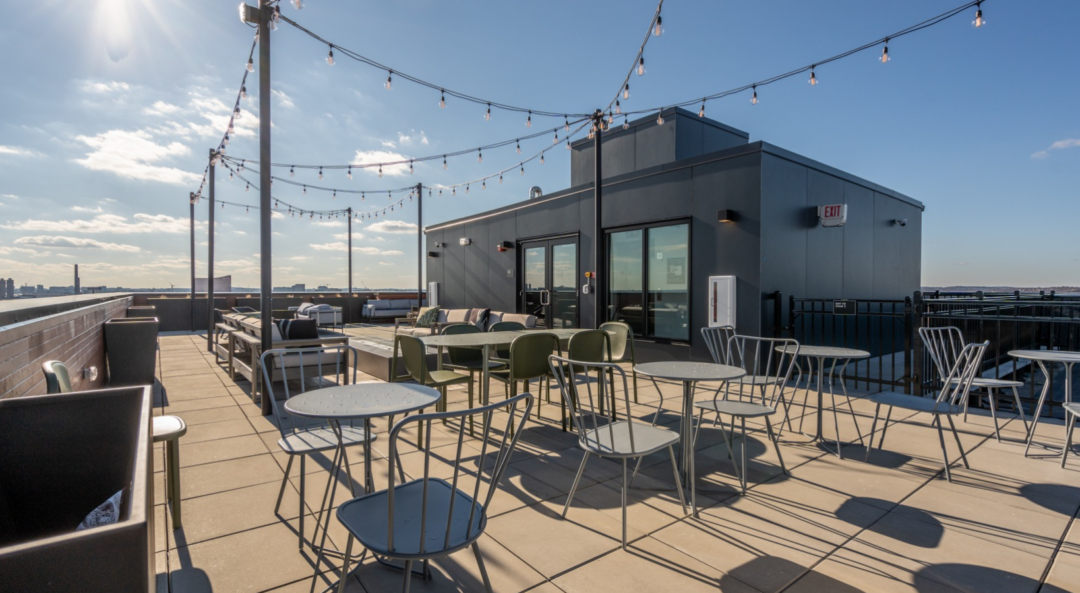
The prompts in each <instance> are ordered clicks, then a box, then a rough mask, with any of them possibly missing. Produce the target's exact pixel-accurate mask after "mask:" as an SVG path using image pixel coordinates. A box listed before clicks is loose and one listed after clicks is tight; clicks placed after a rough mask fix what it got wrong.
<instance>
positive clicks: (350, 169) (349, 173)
mask: <svg viewBox="0 0 1080 593" xmlns="http://www.w3.org/2000/svg"><path fill="white" fill-rule="evenodd" d="M346 175H347V176H348V177H349V179H352V165H349V172H348V173H346Z"/></svg>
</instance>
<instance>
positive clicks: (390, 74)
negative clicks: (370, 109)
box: [386, 70, 394, 90]
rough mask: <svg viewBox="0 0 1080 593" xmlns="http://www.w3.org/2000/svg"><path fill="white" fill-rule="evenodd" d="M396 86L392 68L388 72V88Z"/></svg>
mask: <svg viewBox="0 0 1080 593" xmlns="http://www.w3.org/2000/svg"><path fill="white" fill-rule="evenodd" d="M392 88H394V71H393V70H390V71H388V72H387V74H386V90H390V89H392Z"/></svg>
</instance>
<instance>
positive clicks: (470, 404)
mask: <svg viewBox="0 0 1080 593" xmlns="http://www.w3.org/2000/svg"><path fill="white" fill-rule="evenodd" d="M472 408H473V374H472V371H469V409H470V410H471V409H472ZM473 416H474V415H473V414H469V436H475V435H474V432H473V430H474V428H475V427H474V426H473Z"/></svg>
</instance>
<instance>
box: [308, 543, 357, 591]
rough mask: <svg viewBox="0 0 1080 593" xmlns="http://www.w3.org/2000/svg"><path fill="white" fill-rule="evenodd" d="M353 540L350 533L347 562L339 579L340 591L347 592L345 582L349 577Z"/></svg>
mask: <svg viewBox="0 0 1080 593" xmlns="http://www.w3.org/2000/svg"><path fill="white" fill-rule="evenodd" d="M352 542H353V536H352V534H351V533H350V534H349V542H348V543H347V544H345V562H344V563H343V564H342V565H341V580H339V581H338V593H345V582H346V581H347V580H348V579H349V557H350V556H352ZM316 570H318V568H316Z"/></svg>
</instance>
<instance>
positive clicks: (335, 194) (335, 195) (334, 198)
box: [331, 189, 337, 200]
mask: <svg viewBox="0 0 1080 593" xmlns="http://www.w3.org/2000/svg"><path fill="white" fill-rule="evenodd" d="M331 199H332V200H336V199H337V190H336V189H335V190H334V195H333V197H331Z"/></svg>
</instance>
